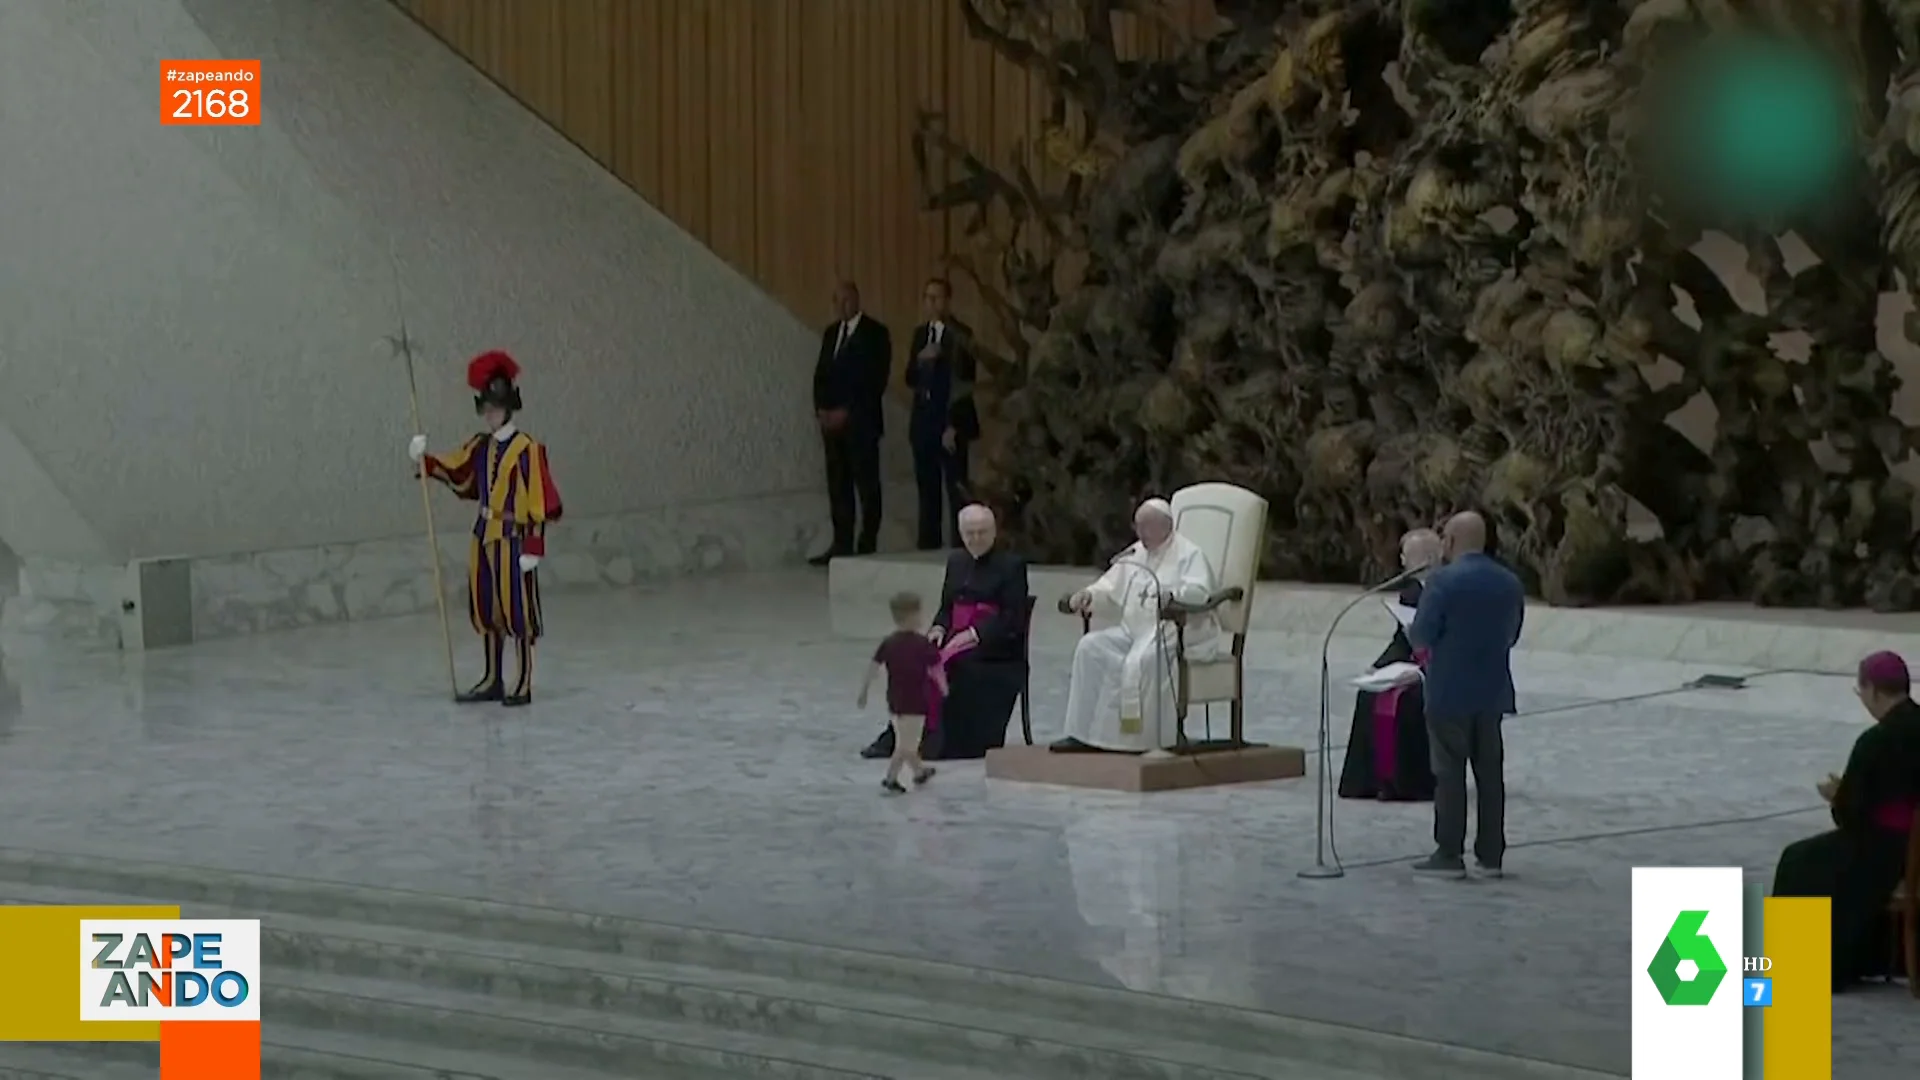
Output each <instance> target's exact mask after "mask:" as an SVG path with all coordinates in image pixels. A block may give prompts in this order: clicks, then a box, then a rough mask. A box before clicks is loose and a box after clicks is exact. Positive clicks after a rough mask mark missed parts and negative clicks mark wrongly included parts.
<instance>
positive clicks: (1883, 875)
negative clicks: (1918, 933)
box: [1773, 652, 1920, 993]
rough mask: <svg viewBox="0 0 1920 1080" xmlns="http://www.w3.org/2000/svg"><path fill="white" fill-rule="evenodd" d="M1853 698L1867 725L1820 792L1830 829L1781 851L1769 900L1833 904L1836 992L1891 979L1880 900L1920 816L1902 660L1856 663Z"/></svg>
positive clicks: (1875, 658)
mask: <svg viewBox="0 0 1920 1080" xmlns="http://www.w3.org/2000/svg"><path fill="white" fill-rule="evenodd" d="M1855 692H1856V693H1857V694H1859V695H1860V703H1861V704H1862V705H1865V706H1866V708H1867V712H1868V714H1870V715H1871V716H1872V717H1873V719H1874V724H1873V726H1872V727H1870V728H1868V729H1867V730H1866V731H1863V732H1861V733H1860V737H1859V738H1858V739H1856V740H1855V741H1854V744H1853V753H1852V754H1850V755H1848V757H1847V768H1846V771H1845V772H1843V773H1841V774H1840V775H1839V776H1829V777H1827V778H1826V779H1825V780H1823V781H1821V782H1820V784H1819V785H1818V787H1819V790H1820V795H1821V797H1822V798H1824V799H1826V800H1827V802H1828V803H1829V804H1831V805H1832V807H1833V824H1834V826H1835V827H1834V829H1833V831H1831V832H1824V833H1821V834H1820V835H1818V836H1810V837H1808V838H1806V839H1805V840H1796V841H1794V842H1793V843H1791V844H1788V845H1787V849H1786V850H1785V851H1783V852H1781V853H1780V864H1779V866H1778V867H1776V868H1775V870H1774V872H1773V895H1775V896H1826V897H1831V898H1832V900H1833V989H1834V991H1835V992H1836V993H1837V992H1839V991H1841V990H1844V989H1846V987H1847V986H1849V985H1851V984H1852V983H1855V982H1857V981H1859V980H1860V979H1863V978H1868V977H1872V976H1878V975H1886V974H1889V972H1888V971H1887V966H1888V959H1889V957H1888V949H1887V941H1886V938H1885V933H1886V929H1887V916H1886V911H1887V902H1888V900H1889V899H1890V898H1891V897H1892V895H1893V890H1894V887H1895V886H1896V885H1898V884H1899V882H1900V877H1901V874H1902V873H1903V872H1904V870H1905V868H1906V858H1907V840H1908V833H1909V831H1910V830H1911V829H1912V828H1913V819H1914V812H1915V810H1916V809H1920V705H1916V704H1915V703H1914V701H1913V698H1912V696H1911V695H1912V683H1911V680H1910V678H1909V676H1908V673H1907V664H1906V661H1904V660H1902V659H1901V658H1900V657H1899V656H1898V655H1896V654H1894V653H1890V652H1878V653H1874V654H1873V655H1872V656H1869V657H1867V658H1866V659H1865V660H1862V661H1861V662H1860V675H1859V679H1858V683H1857V685H1856V686H1855ZM1907 974H1908V975H1909V976H1911V975H1913V973H1912V972H1908V973H1907Z"/></svg>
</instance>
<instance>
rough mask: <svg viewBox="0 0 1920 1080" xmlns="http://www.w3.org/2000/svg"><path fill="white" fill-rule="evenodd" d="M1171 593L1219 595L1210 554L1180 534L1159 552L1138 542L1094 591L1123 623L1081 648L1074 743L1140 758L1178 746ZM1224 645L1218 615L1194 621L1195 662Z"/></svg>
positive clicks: (1085, 640)
mask: <svg viewBox="0 0 1920 1080" xmlns="http://www.w3.org/2000/svg"><path fill="white" fill-rule="evenodd" d="M1149 571H1151V572H1149ZM1155 579H1158V580H1157V581H1156V580H1155ZM1163 591H1164V592H1167V593H1171V594H1172V595H1173V598H1174V599H1175V600H1177V601H1179V602H1181V603H1183V604H1204V603H1206V602H1207V600H1209V599H1210V598H1211V597H1212V596H1213V591H1214V581H1213V567H1211V566H1209V565H1207V556H1206V554H1205V553H1204V552H1202V551H1201V550H1200V549H1199V548H1198V547H1197V546H1195V545H1194V543H1193V541H1191V540H1188V539H1187V538H1185V537H1183V536H1181V535H1179V534H1178V533H1175V534H1174V535H1173V536H1172V537H1171V538H1170V539H1169V540H1168V541H1167V542H1166V543H1165V544H1162V545H1161V546H1160V550H1159V551H1157V552H1151V553H1149V552H1148V551H1147V549H1146V547H1145V545H1142V544H1137V543H1136V544H1134V545H1133V546H1132V547H1130V548H1128V549H1127V550H1126V551H1124V552H1121V554H1120V557H1119V558H1118V559H1116V560H1114V564H1113V566H1112V567H1111V568H1110V569H1108V571H1107V572H1106V573H1105V574H1103V575H1101V578H1100V580H1099V581H1096V582H1094V583H1093V585H1092V586H1091V587H1090V588H1088V590H1087V592H1089V593H1090V594H1092V596H1093V599H1094V601H1095V603H1096V604H1100V605H1113V606H1117V607H1118V608H1119V609H1120V625H1118V626H1113V627H1109V628H1107V629H1104V630H1095V631H1093V632H1092V633H1089V634H1087V635H1085V636H1083V637H1082V638H1081V639H1080V644H1079V645H1078V646H1077V647H1076V648H1075V649H1074V650H1073V681H1072V683H1070V684H1069V685H1068V688H1067V736H1068V737H1069V738H1074V739H1078V740H1080V741H1081V742H1083V743H1086V744H1087V745H1088V746H1097V747H1099V748H1101V749H1102V750H1121V751H1130V752H1134V753H1144V752H1146V751H1148V750H1163V749H1165V748H1167V747H1170V746H1172V745H1173V744H1174V738H1175V734H1176V732H1175V728H1176V726H1177V725H1176V720H1177V717H1176V716H1175V713H1174V704H1173V663H1174V628H1173V625H1172V624H1170V623H1163V622H1161V621H1160V617H1159V613H1160V602H1159V596H1160V594H1161V593H1162V592H1163ZM1219 646H1220V624H1219V622H1218V621H1217V620H1215V619H1214V617H1213V616H1212V615H1211V614H1209V615H1203V616H1199V617H1196V618H1193V619H1189V620H1188V621H1187V636H1186V648H1187V658H1188V659H1189V660H1209V659H1212V658H1213V657H1214V655H1215V654H1216V653H1218V651H1219Z"/></svg>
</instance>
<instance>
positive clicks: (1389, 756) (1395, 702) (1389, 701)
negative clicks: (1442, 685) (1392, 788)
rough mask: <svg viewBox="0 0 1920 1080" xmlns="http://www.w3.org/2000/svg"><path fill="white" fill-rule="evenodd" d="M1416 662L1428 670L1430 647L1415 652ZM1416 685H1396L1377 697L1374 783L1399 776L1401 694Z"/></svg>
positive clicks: (1375, 698) (1374, 733)
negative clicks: (1428, 651) (1428, 649)
mask: <svg viewBox="0 0 1920 1080" xmlns="http://www.w3.org/2000/svg"><path fill="white" fill-rule="evenodd" d="M1413 662H1414V663H1416V664H1419V665H1420V667H1421V668H1422V669H1423V670H1424V669H1425V668H1426V666H1427V650H1425V649H1419V650H1416V651H1415V652H1414V654H1413ZM1411 689H1413V687H1412V686H1396V687H1394V688H1393V689H1391V690H1382V691H1380V692H1379V693H1377V694H1375V695H1374V696H1373V775H1374V782H1375V783H1381V784H1384V783H1386V782H1387V781H1389V780H1394V779H1397V778H1398V776H1399V772H1400V768H1399V761H1400V696H1401V695H1402V694H1405V693H1406V692H1407V691H1408V690H1411Z"/></svg>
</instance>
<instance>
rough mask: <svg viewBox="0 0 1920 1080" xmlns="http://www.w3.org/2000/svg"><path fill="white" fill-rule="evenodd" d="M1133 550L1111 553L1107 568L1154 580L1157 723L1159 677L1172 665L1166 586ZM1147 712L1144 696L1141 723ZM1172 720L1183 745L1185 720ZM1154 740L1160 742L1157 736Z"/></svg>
mask: <svg viewBox="0 0 1920 1080" xmlns="http://www.w3.org/2000/svg"><path fill="white" fill-rule="evenodd" d="M1167 542H1168V543H1172V542H1173V540H1172V538H1171V537H1169V538H1168V540H1167ZM1134 547H1140V548H1142V549H1143V551H1144V548H1145V545H1134ZM1132 550H1133V547H1129V548H1127V550H1126V551H1123V552H1121V553H1120V554H1118V555H1116V556H1114V557H1113V561H1112V562H1110V563H1108V564H1107V565H1108V566H1109V567H1114V566H1131V567H1133V568H1134V569H1135V570H1138V571H1140V572H1141V573H1143V574H1145V575H1147V579H1148V580H1149V581H1152V582H1153V660H1154V673H1153V679H1154V681H1153V712H1154V719H1155V721H1156V722H1157V721H1158V720H1159V715H1160V678H1161V676H1163V675H1167V674H1168V672H1169V669H1170V668H1171V667H1172V664H1171V663H1169V662H1168V660H1167V639H1166V636H1165V633H1164V631H1163V629H1162V627H1161V625H1160V624H1161V621H1162V620H1163V619H1164V618H1165V617H1166V612H1167V588H1166V586H1165V585H1163V584H1161V581H1160V575H1159V574H1157V573H1155V572H1154V569H1153V567H1152V566H1150V565H1148V563H1147V561H1146V560H1145V559H1144V558H1134V557H1132V556H1130V555H1129V554H1128V552H1130V551H1132ZM1119 600H1120V612H1121V614H1122V616H1124V615H1125V614H1126V610H1127V597H1124V596H1122V597H1120V598H1119ZM1167 690H1168V692H1169V693H1172V694H1178V693H1179V687H1177V686H1169V687H1168V688H1167ZM1146 711H1147V703H1146V701H1145V700H1144V699H1143V700H1142V701H1141V702H1140V712H1141V717H1140V722H1141V723H1142V724H1143V725H1144V724H1145V723H1146V715H1145V714H1146ZM1175 723H1176V724H1177V728H1176V730H1175V733H1174V738H1175V740H1176V743H1175V745H1185V744H1186V741H1187V730H1186V729H1187V723H1186V720H1185V719H1184V718H1181V717H1179V715H1178V713H1176V714H1175ZM1154 741H1155V742H1158V741H1159V739H1158V737H1157V736H1156V738H1155V740H1154ZM1154 749H1156V750H1164V749H1166V748H1165V747H1160V746H1156V747H1154Z"/></svg>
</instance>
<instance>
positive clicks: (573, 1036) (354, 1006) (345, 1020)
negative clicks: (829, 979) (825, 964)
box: [260, 971, 1003, 1080]
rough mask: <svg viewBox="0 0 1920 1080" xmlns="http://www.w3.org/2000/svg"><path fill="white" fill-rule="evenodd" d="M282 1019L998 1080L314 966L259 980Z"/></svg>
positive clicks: (741, 1061) (394, 1035)
mask: <svg viewBox="0 0 1920 1080" xmlns="http://www.w3.org/2000/svg"><path fill="white" fill-rule="evenodd" d="M260 1007H261V1011H262V1013H263V1014H264V1015H270V1016H272V1017H273V1018H274V1021H275V1022H276V1023H290V1024H293V1025H294V1026H296V1027H302V1028H307V1029H328V1028H330V1029H332V1030H335V1031H339V1032H341V1033H342V1034H353V1035H368V1036H373V1037H376V1038H382V1039H405V1040H408V1041H412V1042H418V1043H431V1044H435V1045H454V1046H461V1047H464V1048H466V1049H468V1050H470V1051H472V1052H475V1053H485V1054H494V1055H499V1056H501V1057H509V1058H514V1059H518V1060H525V1061H537V1062H540V1063H542V1064H551V1065H555V1066H568V1067H572V1068H578V1069H596V1070H601V1071H604V1072H608V1073H612V1074H614V1075H619V1076H637V1077H653V1076H658V1075H661V1074H662V1073H664V1072H667V1071H669V1070H686V1069H689V1068H693V1069H701V1070H710V1071H711V1072H714V1073H718V1074H722V1075H725V1076H729V1077H733V1078H736V1080H749V1078H751V1080H1000V1078H1001V1077H1002V1075H1003V1074H1001V1073H999V1072H998V1071H997V1070H994V1069H991V1068H987V1067H986V1063H985V1061H984V1060H983V1062H982V1067H980V1068H965V1067H955V1066H946V1065H937V1064H931V1063H928V1062H924V1061H919V1060H916V1059H913V1058H910V1057H903V1056H899V1055H894V1054H883V1053H878V1052H874V1051H868V1050H864V1049H859V1048H849V1047H835V1046H819V1045H812V1044H808V1043H802V1042H797V1041H794V1040H788V1039H778V1038H772V1037H769V1036H764V1035H756V1034H752V1033H750V1032H733V1031H725V1030H722V1029H719V1028H713V1027H707V1026H703V1025H698V1024H689V1023H673V1022H670V1021H664V1020H650V1019H644V1018H640V1017H628V1016H619V1015H615V1014H611V1013H602V1012H595V1011H593V1010H590V1009H573V1008H565V1007H561V1006H554V1005H543V1004H539V1003H537V1002H527V1001H499V1000H496V999H492V998H487V997H483V996H481V995H477V994H463V993H459V992H456V991H446V990H440V989H436V988H429V987H413V986H405V985H402V984H399V983H393V982H386V981H381V980H374V979H354V978H348V977H345V976H338V975H322V974H317V973H314V972H307V971H301V972H286V971H282V972H280V973H278V975H277V976H276V977H275V978H274V980H273V981H272V982H270V983H268V984H267V985H266V986H264V987H262V989H261V995H260Z"/></svg>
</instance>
